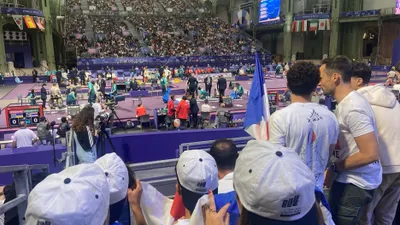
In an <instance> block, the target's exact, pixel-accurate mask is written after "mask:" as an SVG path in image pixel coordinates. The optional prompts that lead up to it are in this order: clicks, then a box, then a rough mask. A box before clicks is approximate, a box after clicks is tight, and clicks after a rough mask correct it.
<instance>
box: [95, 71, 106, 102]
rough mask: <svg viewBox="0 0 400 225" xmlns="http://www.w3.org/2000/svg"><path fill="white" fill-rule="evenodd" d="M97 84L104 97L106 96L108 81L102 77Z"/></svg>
mask: <svg viewBox="0 0 400 225" xmlns="http://www.w3.org/2000/svg"><path fill="white" fill-rule="evenodd" d="M97 84H98V85H99V88H100V89H99V90H100V92H101V94H102V95H103V97H104V96H105V95H106V81H105V79H104V78H103V77H102V76H101V75H98V76H97Z"/></svg>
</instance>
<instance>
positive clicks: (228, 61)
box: [78, 54, 271, 70]
mask: <svg viewBox="0 0 400 225" xmlns="http://www.w3.org/2000/svg"><path fill="white" fill-rule="evenodd" d="M259 57H260V61H261V63H262V64H263V65H266V64H269V63H270V62H271V55H270V54H264V55H259ZM254 62H255V59H254V55H238V56H187V57H185V56H172V57H126V58H79V59H78V69H91V70H94V69H104V68H105V67H110V68H111V67H113V68H114V69H129V68H132V67H136V66H138V67H143V66H147V67H149V68H156V67H160V66H170V67H179V66H181V65H184V66H207V65H210V66H222V67H225V66H229V65H232V64H240V63H242V64H246V63H248V64H254Z"/></svg>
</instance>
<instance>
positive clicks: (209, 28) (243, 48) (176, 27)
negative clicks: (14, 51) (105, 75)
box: [66, 0, 256, 57]
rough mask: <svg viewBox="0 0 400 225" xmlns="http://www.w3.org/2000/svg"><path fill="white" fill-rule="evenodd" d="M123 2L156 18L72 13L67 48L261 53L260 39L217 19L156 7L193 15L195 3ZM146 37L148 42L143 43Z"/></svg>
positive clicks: (120, 52)
mask: <svg viewBox="0 0 400 225" xmlns="http://www.w3.org/2000/svg"><path fill="white" fill-rule="evenodd" d="M88 3H89V5H95V6H96V7H97V8H99V9H103V8H106V9H108V8H110V7H112V6H113V5H115V2H114V1H103V0H101V1H100V0H99V1H95V0H90V1H89V2H88ZM68 4H69V5H71V6H74V5H77V4H80V1H79V0H72V1H69V2H68ZM122 4H123V5H124V6H125V8H127V7H132V11H136V12H143V13H145V14H147V16H151V17H147V16H138V15H135V16H129V17H122V16H121V17H120V16H96V17H95V16H92V17H90V18H88V17H87V16H83V15H80V14H71V15H70V16H69V18H68V19H67V27H66V30H67V34H66V39H67V46H74V47H77V50H78V51H77V52H78V56H79V57H88V56H89V57H129V56H130V57H135V56H199V55H215V56H223V55H246V54H252V53H254V52H255V51H256V46H255V42H254V40H253V39H252V38H251V37H250V36H249V35H247V34H244V33H242V32H241V31H240V30H239V29H237V28H236V27H235V26H232V25H231V24H228V23H225V22H223V21H222V20H220V19H218V18H202V19H199V18H197V19H193V18H183V17H172V16H166V15H168V14H164V15H161V13H156V11H157V9H159V8H158V6H157V5H163V6H164V8H165V9H168V8H172V9H173V11H172V13H173V15H183V14H185V13H189V12H188V11H187V9H190V7H189V5H188V4H186V2H185V1H183V0H162V1H161V2H159V4H158V3H156V2H155V1H153V0H146V1H138V0H133V1H129V0H122ZM175 12H177V13H175ZM156 14H160V15H159V16H157V15H156ZM189 14H190V13H189ZM87 19H90V20H91V22H92V26H93V30H94V40H88V38H87V37H86V35H85V28H86V22H85V20H87ZM124 20H127V21H129V22H130V23H132V24H133V25H134V26H135V28H136V29H137V31H138V32H134V33H131V32H129V31H128V30H127V26H126V24H125V23H124V22H123V21H124ZM141 39H143V41H144V43H143V44H140V42H139V40H141ZM89 43H90V44H89Z"/></svg>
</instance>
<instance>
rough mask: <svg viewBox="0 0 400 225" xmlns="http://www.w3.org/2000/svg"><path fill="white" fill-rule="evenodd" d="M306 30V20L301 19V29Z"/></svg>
mask: <svg viewBox="0 0 400 225" xmlns="http://www.w3.org/2000/svg"><path fill="white" fill-rule="evenodd" d="M307 30H308V20H302V21H301V31H302V32H307Z"/></svg>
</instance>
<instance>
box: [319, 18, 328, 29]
mask: <svg viewBox="0 0 400 225" xmlns="http://www.w3.org/2000/svg"><path fill="white" fill-rule="evenodd" d="M318 30H326V19H320V20H319V28H318Z"/></svg>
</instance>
